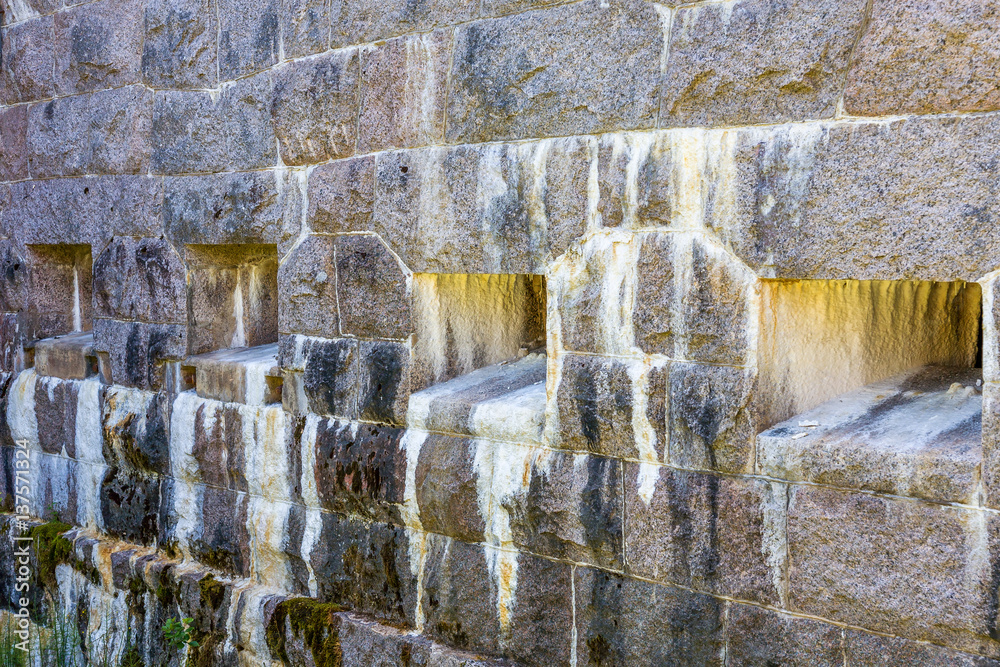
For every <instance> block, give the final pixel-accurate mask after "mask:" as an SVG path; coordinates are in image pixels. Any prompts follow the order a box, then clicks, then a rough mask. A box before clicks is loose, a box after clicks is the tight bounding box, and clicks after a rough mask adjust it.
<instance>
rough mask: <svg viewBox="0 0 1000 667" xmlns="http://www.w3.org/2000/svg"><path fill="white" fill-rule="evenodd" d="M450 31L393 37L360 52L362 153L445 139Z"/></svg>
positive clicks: (422, 144) (360, 134)
mask: <svg viewBox="0 0 1000 667" xmlns="http://www.w3.org/2000/svg"><path fill="white" fill-rule="evenodd" d="M451 44H452V33H451V31H445V30H440V31H436V32H432V33H425V34H421V35H413V36H410V37H400V38H398V39H392V40H389V41H388V42H385V43H384V44H381V45H378V46H373V47H370V48H368V49H366V50H364V51H362V54H361V81H362V84H361V91H360V109H359V111H358V152H359V153H371V152H374V151H379V150H385V149H387V148H410V147H414V146H426V145H428V144H434V143H439V142H440V141H441V140H442V139H443V138H444V125H445V107H446V100H445V97H446V94H447V88H446V84H447V79H448V68H449V67H450V66H451Z"/></svg>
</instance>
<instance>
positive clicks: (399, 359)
mask: <svg viewBox="0 0 1000 667" xmlns="http://www.w3.org/2000/svg"><path fill="white" fill-rule="evenodd" d="M411 367H412V365H411V361H410V347H409V345H407V344H405V343H393V342H389V341H366V340H363V341H360V342H359V343H358V416H359V418H360V419H363V420H366V421H374V422H381V423H385V424H397V425H402V424H404V423H405V422H406V411H407V408H408V406H409V402H410V376H411V371H410V369H411Z"/></svg>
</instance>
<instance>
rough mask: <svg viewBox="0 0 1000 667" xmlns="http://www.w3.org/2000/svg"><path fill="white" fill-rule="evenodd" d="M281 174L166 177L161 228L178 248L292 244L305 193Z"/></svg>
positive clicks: (239, 173) (284, 247)
mask: <svg viewBox="0 0 1000 667" xmlns="http://www.w3.org/2000/svg"><path fill="white" fill-rule="evenodd" d="M289 180H290V177H289V176H288V175H287V174H285V173H283V172H280V171H277V172H270V171H266V172H261V171H256V172H235V173H228V174H217V175H213V176H176V177H169V178H164V179H163V188H164V195H163V228H164V231H165V232H166V234H167V237H168V238H169V239H170V240H171V241H173V242H174V243H175V244H178V245H180V244H187V243H206V244H207V243H277V244H278V247H279V250H283V249H286V248H288V247H290V246H291V244H292V241H293V239H294V237H295V236H296V235H297V234H298V231H299V227H300V225H301V206H302V201H301V193H300V192H299V190H298V188H296V187H294V185H293V184H292V183H290V182H288V181H289Z"/></svg>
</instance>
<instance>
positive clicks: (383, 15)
mask: <svg viewBox="0 0 1000 667" xmlns="http://www.w3.org/2000/svg"><path fill="white" fill-rule="evenodd" d="M474 17H475V5H474V4H472V3H469V2H464V1H463V0H428V1H427V2H420V3H413V2H409V1H408V0H388V1H386V0H349V1H347V2H336V3H334V4H333V5H332V7H331V10H330V22H331V24H332V28H333V29H332V33H331V37H330V38H331V43H332V46H334V47H341V46H349V45H351V44H364V43H367V42H377V41H380V40H383V39H386V38H388V37H395V36H397V35H402V34H405V33H411V32H426V31H428V30H430V29H431V28H434V27H435V26H437V25H442V24H444V25H447V24H452V23H461V22H463V21H468V20H469V19H472V18H474Z"/></svg>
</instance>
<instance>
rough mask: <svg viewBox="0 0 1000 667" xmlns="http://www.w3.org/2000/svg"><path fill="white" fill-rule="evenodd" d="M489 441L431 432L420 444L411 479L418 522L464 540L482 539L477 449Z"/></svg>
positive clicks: (489, 445) (483, 525) (487, 445)
mask: <svg viewBox="0 0 1000 667" xmlns="http://www.w3.org/2000/svg"><path fill="white" fill-rule="evenodd" d="M481 447H486V448H488V447H492V444H491V443H487V442H483V441H481V440H472V439H470V438H461V437H453V436H447V435H440V434H437V433H430V434H428V435H427V438H426V439H425V440H424V442H423V444H422V445H421V447H420V459H419V462H418V463H417V470H416V473H415V475H416V476H415V477H414V481H415V483H416V492H417V505H418V506H419V507H420V524H421V525H422V526H423V527H424V528H425V529H426V530H428V531H430V532H432V533H437V534H439V535H447V536H448V537H453V538H455V539H458V540H462V541H463V542H472V543H475V542H482V541H483V530H484V528H485V523H484V521H483V517H482V516H481V515H480V510H479V502H478V493H479V491H478V487H479V485H480V484H482V483H483V482H481V481H479V479H478V477H479V475H478V474H477V472H476V459H477V458H479V455H478V454H477V448H481Z"/></svg>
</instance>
